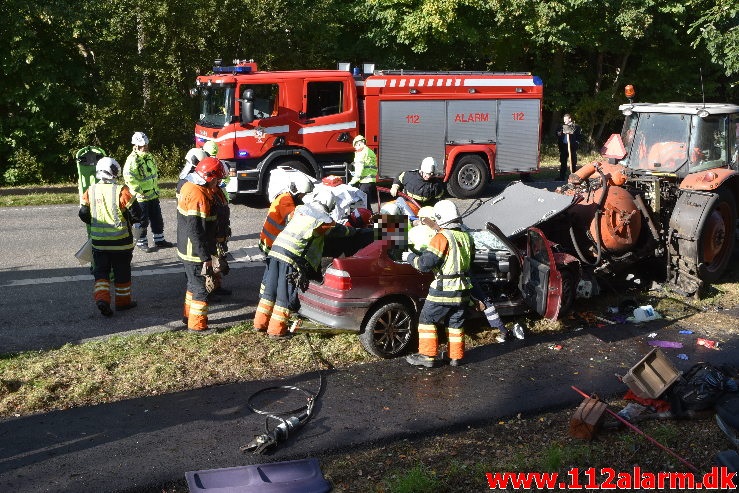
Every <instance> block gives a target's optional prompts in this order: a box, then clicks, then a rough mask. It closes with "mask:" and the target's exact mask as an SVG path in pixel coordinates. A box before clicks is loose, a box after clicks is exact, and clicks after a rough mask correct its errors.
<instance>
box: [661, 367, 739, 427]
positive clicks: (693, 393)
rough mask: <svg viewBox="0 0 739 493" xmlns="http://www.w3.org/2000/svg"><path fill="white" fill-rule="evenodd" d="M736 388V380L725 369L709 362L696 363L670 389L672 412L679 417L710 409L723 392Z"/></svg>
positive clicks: (732, 390)
mask: <svg viewBox="0 0 739 493" xmlns="http://www.w3.org/2000/svg"><path fill="white" fill-rule="evenodd" d="M736 390H737V382H736V381H735V380H734V379H733V378H732V377H731V376H730V375H729V374H728V373H727V372H726V371H724V370H723V369H721V368H718V367H716V366H713V365H712V364H710V363H697V364H695V365H693V366H692V367H690V369H689V370H688V371H687V372H685V374H684V375H683V376H682V378H681V380H680V381H679V382H677V384H675V385H674V386H673V387H672V389H671V390H670V392H669V394H670V398H669V401H670V404H671V407H672V413H673V414H674V415H675V416H678V417H680V416H686V415H688V414H689V412H690V411H705V410H707V409H711V408H713V406H714V405H715V404H716V402H718V400H719V399H720V398H721V396H722V395H724V393H725V392H736Z"/></svg>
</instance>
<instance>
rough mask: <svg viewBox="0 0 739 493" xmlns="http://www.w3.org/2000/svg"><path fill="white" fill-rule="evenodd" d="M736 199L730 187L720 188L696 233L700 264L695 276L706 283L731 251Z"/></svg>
mask: <svg viewBox="0 0 739 493" xmlns="http://www.w3.org/2000/svg"><path fill="white" fill-rule="evenodd" d="M736 214H737V212H736V200H735V199H734V196H733V195H732V194H731V192H730V191H729V190H726V189H719V190H718V200H717V201H716V205H715V207H714V208H713V210H712V211H711V213H710V215H709V216H708V217H707V218H706V221H705V222H704V223H703V227H702V228H701V231H700V233H699V234H698V238H699V240H698V241H699V242H700V243H699V245H698V248H697V249H696V251H697V254H698V258H697V259H696V265H699V266H700V269H699V272H698V275H699V276H700V278H701V280H703V281H704V282H706V283H714V282H716V281H718V280H719V278H720V277H721V275H722V274H723V273H724V271H725V270H726V266H727V265H729V260H731V255H732V253H733V251H734V242H735V239H736V238H735V231H734V228H735V227H736Z"/></svg>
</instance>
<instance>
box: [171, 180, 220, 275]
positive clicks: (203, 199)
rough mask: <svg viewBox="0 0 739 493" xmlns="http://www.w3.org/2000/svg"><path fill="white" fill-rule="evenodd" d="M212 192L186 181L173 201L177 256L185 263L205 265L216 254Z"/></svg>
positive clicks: (214, 211) (214, 209)
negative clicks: (178, 196)
mask: <svg viewBox="0 0 739 493" xmlns="http://www.w3.org/2000/svg"><path fill="white" fill-rule="evenodd" d="M215 192H216V191H215V190H212V189H210V188H208V187H207V186H205V185H196V184H194V183H192V182H190V181H188V182H186V183H185V184H184V185H182V188H181V189H180V198H179V200H178V201H177V255H178V256H179V257H180V258H181V259H182V260H185V261H188V262H207V261H208V260H210V257H211V255H215V253H216V220H217V217H216V207H215V204H214V201H215V198H214V194H215Z"/></svg>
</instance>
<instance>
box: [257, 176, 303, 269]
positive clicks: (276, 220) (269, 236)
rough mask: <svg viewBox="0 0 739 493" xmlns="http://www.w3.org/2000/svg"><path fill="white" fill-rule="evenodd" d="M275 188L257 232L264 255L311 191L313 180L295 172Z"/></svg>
mask: <svg viewBox="0 0 739 493" xmlns="http://www.w3.org/2000/svg"><path fill="white" fill-rule="evenodd" d="M277 190H278V191H277V193H276V195H275V196H274V197H270V199H271V203H270V205H269V211H268V212H267V217H266V218H265V219H264V225H263V226H262V231H261V232H260V233H259V249H260V250H261V251H262V253H264V254H265V255H268V254H269V251H270V249H271V248H272V243H274V241H275V238H277V235H278V234H280V232H281V231H282V230H283V229H285V225H286V224H287V221H288V220H289V219H290V217H291V216H292V214H293V211H295V208H296V207H297V206H298V205H300V204H301V203H302V200H303V197H305V195H306V194H308V193H310V192H312V191H313V182H311V181H310V180H309V179H308V177H307V176H305V175H303V174H298V173H295V176H293V177H290V178H285V182H284V183H283V184H282V187H279V186H278V188H277Z"/></svg>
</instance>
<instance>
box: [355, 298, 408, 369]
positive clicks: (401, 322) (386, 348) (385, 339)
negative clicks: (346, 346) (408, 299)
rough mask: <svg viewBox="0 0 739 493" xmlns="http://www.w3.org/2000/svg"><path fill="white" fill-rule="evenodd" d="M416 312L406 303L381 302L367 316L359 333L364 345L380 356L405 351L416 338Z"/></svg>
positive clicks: (393, 354)
mask: <svg viewBox="0 0 739 493" xmlns="http://www.w3.org/2000/svg"><path fill="white" fill-rule="evenodd" d="M415 329H416V322H415V314H414V311H413V309H411V308H410V307H409V306H408V305H406V304H405V303H400V302H397V301H390V302H384V303H383V302H381V304H379V305H377V306H375V308H374V309H373V311H372V312H371V313H370V315H369V317H368V318H367V323H366V324H365V326H364V330H363V331H362V333H361V334H359V340H360V342H361V343H362V347H363V348H364V349H365V351H367V352H368V353H370V354H372V355H374V356H377V357H379V358H394V357H396V356H400V355H401V354H403V353H405V352H406V351H407V349H408V348H409V346H410V345H411V342H413V340H414V334H415Z"/></svg>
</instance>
